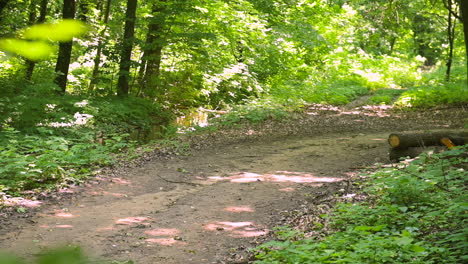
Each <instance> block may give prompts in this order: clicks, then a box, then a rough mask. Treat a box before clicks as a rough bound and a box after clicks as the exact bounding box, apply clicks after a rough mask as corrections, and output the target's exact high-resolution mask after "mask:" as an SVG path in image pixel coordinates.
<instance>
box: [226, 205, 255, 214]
mask: <svg viewBox="0 0 468 264" xmlns="http://www.w3.org/2000/svg"><path fill="white" fill-rule="evenodd" d="M224 211H227V212H232V213H243V212H248V213H253V212H255V210H254V209H252V208H251V207H250V206H229V207H226V208H224Z"/></svg>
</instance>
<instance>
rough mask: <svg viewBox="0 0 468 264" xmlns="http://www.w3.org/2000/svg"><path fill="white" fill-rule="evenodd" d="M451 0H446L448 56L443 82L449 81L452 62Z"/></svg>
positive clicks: (453, 36) (453, 27)
mask: <svg viewBox="0 0 468 264" xmlns="http://www.w3.org/2000/svg"><path fill="white" fill-rule="evenodd" d="M452 4H453V3H452V0H448V9H449V10H448V15H447V38H448V41H449V54H448V58H447V63H446V65H447V71H446V72H445V81H447V82H449V81H450V71H451V69H452V60H453V43H454V40H455V21H456V20H455V21H452V13H453V8H452V7H453V5H452Z"/></svg>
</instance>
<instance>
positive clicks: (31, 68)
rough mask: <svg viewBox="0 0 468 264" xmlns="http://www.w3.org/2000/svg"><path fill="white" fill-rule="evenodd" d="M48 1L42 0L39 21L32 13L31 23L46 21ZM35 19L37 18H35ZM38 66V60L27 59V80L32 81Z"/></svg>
mask: <svg viewBox="0 0 468 264" xmlns="http://www.w3.org/2000/svg"><path fill="white" fill-rule="evenodd" d="M47 1H48V0H41V5H40V8H39V18H38V19H37V21H34V20H31V18H32V16H31V15H30V17H29V18H30V24H33V23H35V22H36V23H38V24H40V23H44V22H45V19H46V16H47ZM32 2H34V1H31V3H32ZM30 11H31V10H30ZM35 12H36V11H35V8H34V13H35ZM34 19H35V18H34ZM35 67H36V62H35V61H31V60H27V61H26V80H28V81H30V80H31V78H32V75H33V73H34V68H35Z"/></svg>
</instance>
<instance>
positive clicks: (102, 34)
mask: <svg viewBox="0 0 468 264" xmlns="http://www.w3.org/2000/svg"><path fill="white" fill-rule="evenodd" d="M111 3H112V0H107V2H106V9H105V11H104V15H103V17H102V19H103V23H104V28H103V29H102V30H101V32H100V33H99V40H98V44H97V49H96V56H95V57H94V67H93V74H92V75H91V80H90V82H89V87H88V92H89V93H90V94H92V93H93V91H94V88H95V87H96V85H97V84H98V79H99V73H100V67H99V65H100V64H101V54H102V46H103V44H104V43H103V42H104V38H105V34H106V30H107V26H108V25H107V23H108V22H109V15H110V7H111Z"/></svg>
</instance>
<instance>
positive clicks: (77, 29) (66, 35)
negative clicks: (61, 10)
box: [23, 19, 88, 42]
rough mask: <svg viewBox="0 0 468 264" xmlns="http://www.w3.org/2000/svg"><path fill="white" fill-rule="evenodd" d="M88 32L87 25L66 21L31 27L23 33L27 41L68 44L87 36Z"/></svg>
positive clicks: (70, 20)
mask: <svg viewBox="0 0 468 264" xmlns="http://www.w3.org/2000/svg"><path fill="white" fill-rule="evenodd" d="M87 31H88V27H87V26H86V24H85V23H83V22H81V21H78V20H73V19H64V20H60V21H59V22H57V23H46V24H38V25H34V26H31V27H29V28H27V29H26V30H25V31H24V32H23V37H24V38H26V39H37V40H50V41H59V42H66V41H71V40H72V39H73V38H75V37H80V36H82V35H84V34H86V32H87Z"/></svg>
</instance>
